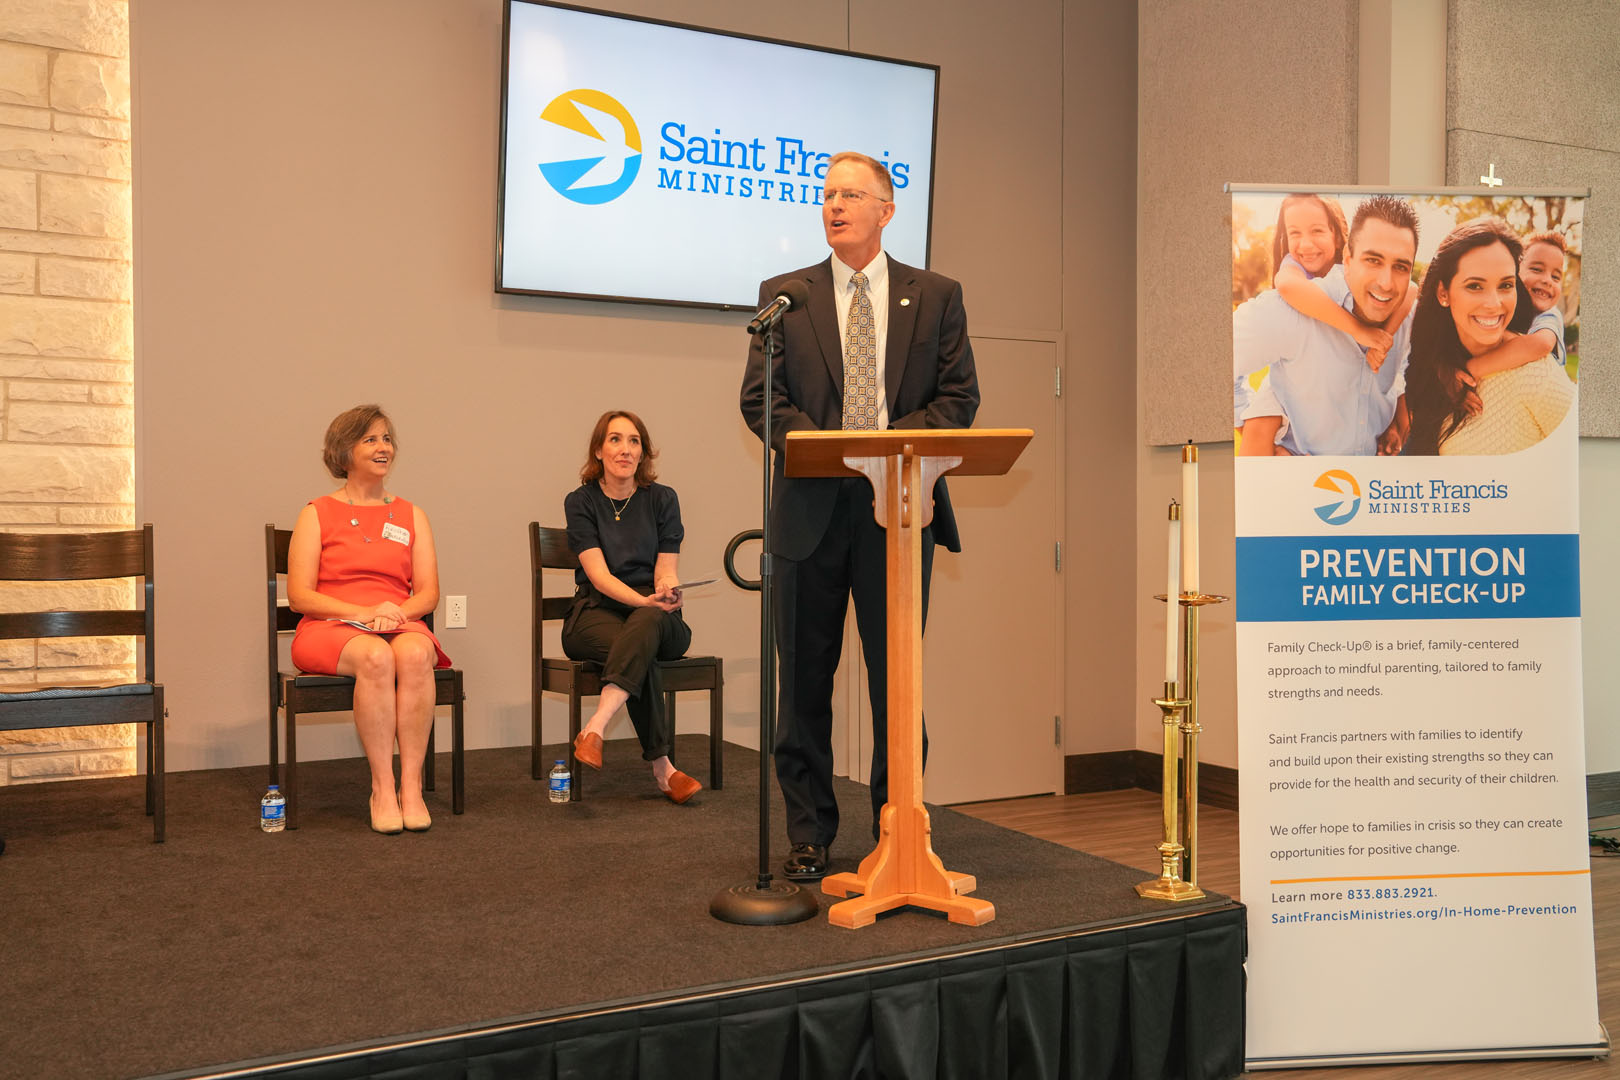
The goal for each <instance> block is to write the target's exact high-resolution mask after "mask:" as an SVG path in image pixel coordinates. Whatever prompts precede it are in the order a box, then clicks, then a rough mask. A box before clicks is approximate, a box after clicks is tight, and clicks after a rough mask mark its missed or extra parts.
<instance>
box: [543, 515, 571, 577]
mask: <svg viewBox="0 0 1620 1080" xmlns="http://www.w3.org/2000/svg"><path fill="white" fill-rule="evenodd" d="M540 565H541V566H542V567H544V568H545V569H547V570H576V569H578V568H579V556H578V555H575V554H574V550H573V549H572V548H570V547H569V546H568V530H567V529H548V528H546V527H545V526H543V525H542V526H540Z"/></svg>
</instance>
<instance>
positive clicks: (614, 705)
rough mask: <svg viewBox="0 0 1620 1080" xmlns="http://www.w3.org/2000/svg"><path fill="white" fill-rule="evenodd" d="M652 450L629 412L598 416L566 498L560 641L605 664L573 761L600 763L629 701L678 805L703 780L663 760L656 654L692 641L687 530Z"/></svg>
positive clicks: (664, 726) (678, 650) (681, 651)
mask: <svg viewBox="0 0 1620 1080" xmlns="http://www.w3.org/2000/svg"><path fill="white" fill-rule="evenodd" d="M656 456H657V452H656V451H655V450H654V449H653V445H652V439H651V437H650V436H649V435H648V434H647V425H646V424H644V423H642V422H641V418H640V417H639V416H637V415H636V414H635V413H632V412H626V411H624V410H622V409H619V410H610V411H608V412H605V413H603V414H602V415H601V417H600V418H599V419H598V420H597V421H596V426H595V428H593V429H592V431H591V439H590V445H589V448H588V450H587V451H586V454H585V464H584V466H583V467H582V468H581V469H580V471H579V479H580V485H579V487H577V488H575V489H574V490H573V491H571V492H569V493H568V497H567V498H565V499H564V500H563V509H564V511H565V512H566V514H567V520H568V546H569V547H570V548H572V549H573V550H574V553H575V554H576V555H577V556H578V557H579V569H578V570H577V571H575V573H574V583H575V586H576V589H575V593H574V603H573V606H572V607H571V608H570V609H569V612H568V617H567V618H566V619H565V620H564V621H563V629H562V646H563V651H564V652H565V653H567V654H568V656H569V657H570V658H571V659H574V660H595V661H597V662H599V663H600V664H601V665H602V694H601V697H600V698H598V700H597V706H596V712H594V713H592V714H591V718H590V719H589V720H588V721H586V723H585V726H584V728H583V730H581V731H580V733H579V738H577V739H576V740H574V758H575V760H577V761H580V762H582V763H584V764H586V765H589V766H590V767H591V768H593V769H600V768H601V767H602V735H603V733H604V732H605V731H606V730H607V726H608V721H610V720H612V719H613V716H614V714H615V713H617V712H618V711H619V707H620V706H621V705H628V706H629V711H630V720H631V722H632V723H633V724H634V725H635V728H636V735H637V736H638V737H639V738H640V740H641V756H642V759H643V760H645V761H648V762H650V763H651V764H652V771H653V779H654V780H656V781H657V782H658V787H659V790H661V791H663V793H664V794H665V795H667V796H669V798H670V799H671V800H673V801H674V802H677V803H684V802H686V801H687V800H688V799H690V798H691V797H692V796H693V795H696V794H697V793H698V791H699V790H700V789H701V788H702V787H703V785H702V784H700V783H698V782H697V781H696V780H694V779H692V778H691V777H690V776H687V775H686V774H685V773H683V772H681V771H680V770H679V769H677V768H675V766H674V764H673V763H671V762H670V760H669V752H670V748H671V745H672V743H673V741H674V738H675V719H674V717H672V716H670V715H669V712H668V710H667V709H666V708H665V704H664V688H663V683H662V680H661V679H660V677H659V672H658V664H657V663H656V661H658V660H676V659H679V658H680V657H681V656H684V655H685V654H686V650H687V648H688V647H689V646H690V645H691V644H692V631H691V629H690V628H689V627H688V626H687V625H686V620H685V619H684V618H683V617H682V615H681V590H680V589H679V587H678V586H679V584H680V575H679V574H678V573H677V572H676V563H677V561H678V560H679V559H680V551H681V541H682V539H684V538H685V536H686V530H685V529H684V528H683V527H682V525H681V504H680V500H679V499H678V498H677V497H676V495H675V489H674V488H670V487H666V486H664V485H663V484H660V483H657V482H656V480H657V476H658V474H657V472H656V471H655V470H654V469H653V458H654V457H656Z"/></svg>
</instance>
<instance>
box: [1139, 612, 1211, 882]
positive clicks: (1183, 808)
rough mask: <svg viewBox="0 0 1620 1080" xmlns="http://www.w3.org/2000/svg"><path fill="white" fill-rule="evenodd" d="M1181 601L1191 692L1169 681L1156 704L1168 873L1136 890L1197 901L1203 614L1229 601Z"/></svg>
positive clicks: (1162, 855)
mask: <svg viewBox="0 0 1620 1080" xmlns="http://www.w3.org/2000/svg"><path fill="white" fill-rule="evenodd" d="M1155 599H1158V600H1163V599H1165V596H1164V595H1163V594H1160V595H1158V596H1156V597H1155ZM1176 599H1177V603H1178V604H1179V605H1180V607H1181V634H1182V642H1183V646H1184V655H1185V657H1186V660H1185V664H1186V672H1185V674H1184V676H1183V681H1182V685H1183V686H1185V687H1186V688H1187V693H1186V696H1185V697H1178V696H1177V694H1176V684H1175V683H1170V682H1167V683H1165V684H1164V686H1165V691H1164V697H1163V698H1155V699H1154V702H1153V703H1154V704H1155V705H1157V706H1159V708H1160V710H1162V711H1163V713H1164V776H1163V781H1162V784H1161V789H1160V790H1161V792H1162V794H1163V797H1164V840H1163V842H1161V843H1160V844H1159V856H1160V861H1161V863H1162V864H1163V868H1162V871H1161V873H1160V875H1159V876H1158V877H1157V878H1154V879H1153V880H1152V881H1144V882H1142V883H1141V884H1140V885H1138V886H1137V887H1136V891H1137V892H1138V893H1140V894H1141V895H1142V896H1147V897H1151V898H1153V899H1155V900H1196V899H1198V898H1199V897H1201V896H1203V895H1204V890H1202V889H1200V888H1199V887H1198V735H1199V733H1200V732H1202V731H1203V728H1202V727H1201V726H1200V725H1199V723H1198V609H1199V608H1201V607H1204V606H1205V605H1206V604H1224V603H1225V602H1226V600H1227V597H1224V596H1216V595H1214V594H1213V593H1182V594H1181V595H1180V596H1179V597H1177V598H1176ZM1178 758H1179V759H1180V761H1179V762H1178V760H1177V759H1178ZM1178 764H1180V765H1181V768H1180V769H1179V770H1178V769H1177V765H1178ZM1178 771H1179V774H1180V775H1179V779H1180V784H1179V788H1180V792H1179V794H1180V799H1179V802H1180V806H1179V807H1178V806H1177V802H1178V799H1177V794H1178V792H1177V788H1178V784H1177V779H1178V776H1177V774H1178ZM1178 832H1179V835H1181V836H1184V837H1186V843H1185V844H1180V843H1177V842H1176V840H1177V836H1178Z"/></svg>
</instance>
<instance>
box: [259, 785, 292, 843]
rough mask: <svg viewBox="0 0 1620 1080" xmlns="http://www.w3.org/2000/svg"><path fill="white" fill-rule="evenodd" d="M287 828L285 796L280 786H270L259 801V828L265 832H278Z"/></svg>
mask: <svg viewBox="0 0 1620 1080" xmlns="http://www.w3.org/2000/svg"><path fill="white" fill-rule="evenodd" d="M286 827H287V796H285V795H283V794H282V793H281V785H279V784H271V785H270V790H269V791H267V792H265V793H264V798H262V799H260V800H259V828H261V829H263V830H264V831H265V832H280V831H281V830H282V829H285V828H286Z"/></svg>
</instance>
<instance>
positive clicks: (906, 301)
mask: <svg viewBox="0 0 1620 1080" xmlns="http://www.w3.org/2000/svg"><path fill="white" fill-rule="evenodd" d="M900 306H901V307H910V306H911V297H909V296H902V297H901V298H900Z"/></svg>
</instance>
